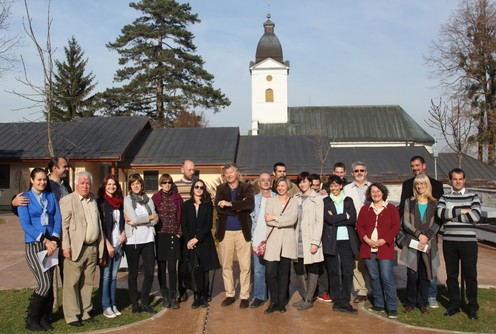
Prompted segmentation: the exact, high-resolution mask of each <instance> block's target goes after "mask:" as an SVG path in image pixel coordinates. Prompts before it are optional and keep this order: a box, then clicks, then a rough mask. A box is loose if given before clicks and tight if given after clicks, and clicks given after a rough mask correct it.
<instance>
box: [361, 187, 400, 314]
mask: <svg viewBox="0 0 496 334" xmlns="http://www.w3.org/2000/svg"><path fill="white" fill-rule="evenodd" d="M387 195H388V190H387V188H386V186H385V185H383V184H382V183H372V184H371V185H370V186H369V187H368V189H367V193H366V198H367V201H368V202H369V203H368V204H365V205H364V206H363V207H362V209H361V210H360V213H359V214H358V219H357V232H358V237H359V239H360V242H361V244H360V257H361V258H363V259H365V265H366V266H367V269H368V271H369V274H370V278H371V285H372V294H373V296H374V306H373V307H372V308H371V310H372V311H378V312H381V311H384V307H386V308H387V311H388V317H389V318H390V319H396V318H397V317H398V297H397V294H396V284H395V283H394V278H393V265H394V247H395V243H394V239H395V237H396V235H397V234H398V232H399V230H400V215H399V212H398V209H397V208H396V206H394V205H392V204H390V203H388V202H387V201H386V200H387ZM384 297H385V303H384Z"/></svg>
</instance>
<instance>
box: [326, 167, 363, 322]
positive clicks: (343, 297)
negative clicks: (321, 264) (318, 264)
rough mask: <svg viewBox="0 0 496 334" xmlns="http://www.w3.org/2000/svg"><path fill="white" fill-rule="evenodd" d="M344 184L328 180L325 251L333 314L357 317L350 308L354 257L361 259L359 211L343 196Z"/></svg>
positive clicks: (339, 180) (350, 200) (354, 310)
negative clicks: (356, 224)
mask: <svg viewBox="0 0 496 334" xmlns="http://www.w3.org/2000/svg"><path fill="white" fill-rule="evenodd" d="M343 184H344V180H343V179H341V178H340V177H339V176H337V175H331V176H330V177H329V196H326V197H325V198H324V230H323V233H322V245H323V246H322V248H323V250H324V257H325V260H326V264H327V270H328V272H329V282H330V287H329V288H330V290H331V297H332V301H333V303H334V305H333V307H332V309H333V311H337V312H345V313H350V314H356V313H357V310H356V309H355V308H353V307H352V306H351V304H350V296H351V290H352V288H353V270H354V268H355V257H358V237H357V234H356V230H355V223H356V210H355V205H354V204H353V200H352V199H351V197H347V196H346V195H345V194H344V192H343Z"/></svg>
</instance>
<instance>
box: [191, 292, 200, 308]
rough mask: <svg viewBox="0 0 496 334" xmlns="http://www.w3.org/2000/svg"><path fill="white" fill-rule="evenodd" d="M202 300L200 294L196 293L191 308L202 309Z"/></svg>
mask: <svg viewBox="0 0 496 334" xmlns="http://www.w3.org/2000/svg"><path fill="white" fill-rule="evenodd" d="M200 299H201V297H200V293H198V292H195V293H194V294H193V304H191V308H193V309H195V308H198V307H200V304H201V300H200Z"/></svg>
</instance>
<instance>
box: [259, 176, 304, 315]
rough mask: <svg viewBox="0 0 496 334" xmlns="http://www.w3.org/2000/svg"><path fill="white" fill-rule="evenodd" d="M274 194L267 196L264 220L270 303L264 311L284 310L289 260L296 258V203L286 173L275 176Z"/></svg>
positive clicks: (266, 312) (266, 272) (266, 274)
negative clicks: (282, 175)
mask: <svg viewBox="0 0 496 334" xmlns="http://www.w3.org/2000/svg"><path fill="white" fill-rule="evenodd" d="M276 185H277V196H275V197H271V198H269V199H267V204H266V207H265V222H266V223H267V239H266V240H267V244H266V249H265V255H264V260H265V280H266V281H267V286H268V287H269V292H270V305H269V307H268V308H267V309H266V310H265V312H264V313H265V314H269V313H272V312H274V311H276V310H279V312H281V313H284V312H286V291H287V290H288V285H289V271H290V268H291V260H296V259H297V252H296V231H295V225H296V219H297V218H298V205H297V203H296V201H295V200H293V199H291V198H290V197H289V195H288V189H289V182H288V179H286V177H280V178H278V179H277V180H276Z"/></svg>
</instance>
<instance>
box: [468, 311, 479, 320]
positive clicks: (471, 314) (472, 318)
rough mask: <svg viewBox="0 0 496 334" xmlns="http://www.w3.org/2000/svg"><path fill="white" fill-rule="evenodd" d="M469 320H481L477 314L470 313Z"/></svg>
mask: <svg viewBox="0 0 496 334" xmlns="http://www.w3.org/2000/svg"><path fill="white" fill-rule="evenodd" d="M468 318H469V319H470V320H479V316H478V315H477V312H469V313H468Z"/></svg>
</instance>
